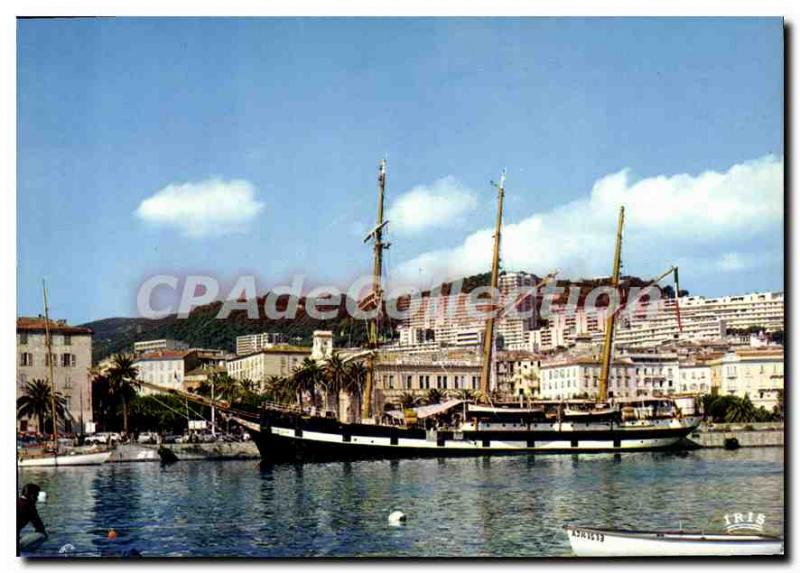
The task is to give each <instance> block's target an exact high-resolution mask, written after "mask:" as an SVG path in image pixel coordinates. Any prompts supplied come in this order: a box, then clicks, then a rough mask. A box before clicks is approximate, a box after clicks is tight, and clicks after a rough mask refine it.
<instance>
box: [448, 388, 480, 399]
mask: <svg viewBox="0 0 800 573" xmlns="http://www.w3.org/2000/svg"><path fill="white" fill-rule="evenodd" d="M448 393H449V394H450V396H451V397H452V398H454V399H455V400H463V401H465V402H468V401H470V400H474V399H475V391H474V390H470V389H469V388H461V389H460V390H450V391H449V392H448Z"/></svg>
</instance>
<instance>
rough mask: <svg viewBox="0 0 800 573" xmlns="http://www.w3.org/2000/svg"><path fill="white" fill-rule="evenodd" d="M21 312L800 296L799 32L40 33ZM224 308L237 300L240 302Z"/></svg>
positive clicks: (236, 29)
mask: <svg viewBox="0 0 800 573" xmlns="http://www.w3.org/2000/svg"><path fill="white" fill-rule="evenodd" d="M17 60H18V63H17V66H18V89H17V97H18V126H17V127H18V173H17V178H18V189H17V210H18V214H17V215H18V216H17V240H18V244H17V247H18V266H17V269H18V282H17V293H18V313H19V314H21V315H36V314H39V313H40V312H42V305H41V292H40V285H41V280H42V278H46V279H47V282H48V290H49V294H50V302H51V304H50V306H51V314H52V315H53V316H56V317H58V318H65V319H67V320H68V321H70V322H71V323H76V324H78V323H82V322H86V321H90V320H96V319H101V318H107V317H112V316H135V315H136V314H137V306H136V297H137V293H138V291H139V288H140V285H141V284H142V283H143V282H144V281H145V280H146V279H147V278H149V277H151V276H153V275H160V274H170V275H175V276H178V277H184V276H186V275H210V276H214V277H217V278H218V279H219V280H220V282H222V283H223V284H225V283H230V282H233V281H234V280H235V279H236V277H237V276H240V275H254V276H256V277H257V279H258V291H259V293H263V292H265V291H267V290H269V288H270V287H272V286H274V285H278V284H280V285H283V284H290V283H291V280H292V277H293V276H296V275H303V276H305V277H307V278H306V281H307V282H306V284H308V285H315V284H336V285H340V286H343V287H346V286H347V284H348V283H349V282H350V281H352V279H354V278H355V277H358V276H361V275H364V274H366V273H368V272H369V270H370V268H371V249H370V248H369V246H367V245H364V244H363V237H364V235H365V233H366V232H368V231H369V229H370V228H371V227H372V226H373V225H374V221H375V212H376V198H377V193H376V181H377V174H378V164H379V162H380V160H381V159H382V158H384V157H385V158H387V161H388V175H387V183H386V204H387V213H388V219H389V221H390V222H389V225H388V229H389V231H388V233H389V240H390V241H391V243H392V245H391V247H390V249H389V250H388V251H387V259H386V272H387V275H388V277H389V279H390V280H391V281H395V282H396V283H398V284H413V285H415V286H420V287H427V286H430V285H431V284H433V283H435V282H436V281H437V280H441V279H445V278H455V277H457V276H461V275H469V274H474V273H478V272H485V271H488V270H489V267H490V260H491V235H492V227H493V224H494V217H495V205H496V191H495V188H494V187H493V186H492V185H491V183H490V181H497V180H498V179H499V176H500V173H501V171H502V170H503V169H506V170H507V178H506V195H505V217H504V230H503V243H502V252H501V255H502V266H503V268H504V269H505V270H508V271H515V270H525V271H530V272H534V273H537V274H540V275H544V274H547V273H548V272H550V271H552V270H554V269H558V270H559V271H560V273H561V274H560V276H561V277H563V278H579V277H589V276H607V275H608V274H610V272H611V263H612V255H613V241H614V228H615V225H616V213H617V210H618V208H619V206H620V205H625V207H626V223H625V225H626V226H625V244H624V247H623V264H624V268H623V272H624V273H627V274H633V275H638V276H642V277H648V276H655V275H658V274H660V272H661V271H663V270H665V269H667V268H668V267H669V266H670V265H672V264H678V265H679V267H680V273H681V288H685V289H688V290H689V291H690V292H691V293H692V294H700V295H706V296H719V295H724V294H739V293H745V292H753V291H762V290H782V289H783V278H784V275H783V217H784V214H783V155H784V150H783V103H784V102H783V30H782V22H781V20H780V19H777V18H769V19H767V18H763V19H596V20H593V19H559V18H546V19H413V18H403V19H321V18H320V19H267V18H263V19H199V18H196V19H157V18H148V19H126V18H116V19H68V20H61V19H47V20H20V21H18V58H17ZM224 292H225V290H224V288H223V294H224Z"/></svg>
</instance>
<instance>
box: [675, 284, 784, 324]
mask: <svg viewBox="0 0 800 573" xmlns="http://www.w3.org/2000/svg"><path fill="white" fill-rule="evenodd" d="M679 304H680V308H681V315H682V316H683V315H684V314H685V315H688V316H692V315H693V314H694V313H695V312H701V313H702V312H710V313H712V314H714V315H715V316H716V317H718V318H719V319H720V320H722V321H724V322H725V326H726V327H727V328H732V329H737V330H744V329H747V328H750V327H760V328H763V329H764V330H766V331H768V332H774V331H778V330H783V328H784V307H783V293H782V292H760V293H752V294H744V295H735V296H721V297H718V298H705V297H702V296H690V297H683V298H681V299H680V300H679Z"/></svg>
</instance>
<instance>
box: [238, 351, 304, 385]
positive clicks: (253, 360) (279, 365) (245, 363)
mask: <svg viewBox="0 0 800 573" xmlns="http://www.w3.org/2000/svg"><path fill="white" fill-rule="evenodd" d="M309 357H311V349H310V348H304V347H299V346H273V347H271V348H263V349H261V350H257V351H256V352H253V353H252V354H248V355H246V356H237V357H236V358H232V359H231V360H228V361H227V364H226V368H227V370H228V374H229V375H230V376H231V377H232V378H235V379H236V380H250V381H252V382H256V383H257V384H259V387H260V388H261V389H263V388H264V383H265V382H266V381H267V379H268V378H270V377H271V376H279V377H282V378H285V377H289V376H291V375H292V374H293V373H294V371H295V369H296V368H297V367H298V366H300V365H301V364H302V362H303V360H304V359H305V358H309Z"/></svg>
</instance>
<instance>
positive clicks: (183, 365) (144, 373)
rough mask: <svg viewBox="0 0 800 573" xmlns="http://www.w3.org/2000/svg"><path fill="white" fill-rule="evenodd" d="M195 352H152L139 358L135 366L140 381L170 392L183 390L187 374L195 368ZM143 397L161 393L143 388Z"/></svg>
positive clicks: (140, 391)
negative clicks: (193, 358)
mask: <svg viewBox="0 0 800 573" xmlns="http://www.w3.org/2000/svg"><path fill="white" fill-rule="evenodd" d="M193 354H195V353H193V352H191V351H188V350H160V351H152V352H149V353H147V354H143V355H142V356H140V357H138V358H137V359H136V361H135V362H134V363H133V365H134V366H135V367H136V368H137V369H138V371H139V380H141V381H142V382H148V383H150V384H155V385H157V386H161V387H163V388H167V389H170V390H183V389H184V386H183V383H184V378H185V376H186V373H187V372H189V371H191V370H192V369H193V368H194V367H195V364H194V361H193V360H192V356H193ZM139 393H140V394H142V395H149V394H160V393H161V391H159V390H155V389H153V388H148V387H146V386H142V387H141V388H140V390H139Z"/></svg>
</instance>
